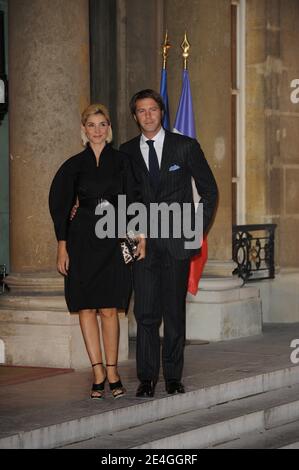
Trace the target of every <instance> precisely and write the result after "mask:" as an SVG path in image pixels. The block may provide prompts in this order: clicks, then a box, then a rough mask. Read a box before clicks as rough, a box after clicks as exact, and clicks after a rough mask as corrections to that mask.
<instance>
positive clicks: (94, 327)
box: [79, 310, 106, 396]
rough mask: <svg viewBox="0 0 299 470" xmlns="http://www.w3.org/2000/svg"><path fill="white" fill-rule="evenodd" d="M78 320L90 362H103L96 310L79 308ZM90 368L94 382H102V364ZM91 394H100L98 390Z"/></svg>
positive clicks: (103, 374)
mask: <svg viewBox="0 0 299 470" xmlns="http://www.w3.org/2000/svg"><path fill="white" fill-rule="evenodd" d="M79 321H80V326H81V331H82V335H83V339H84V342H85V346H86V350H87V353H88V356H89V359H90V362H91V364H97V363H98V362H100V363H101V362H103V358H102V351H101V339H100V330H99V324H98V319H97V313H96V310H80V312H79ZM92 370H93V374H94V383H96V384H99V383H101V382H103V380H104V379H105V377H106V373H105V369H104V367H103V366H102V365H96V366H95V367H93V368H92ZM92 394H93V395H94V396H98V395H100V394H99V392H93V393H92Z"/></svg>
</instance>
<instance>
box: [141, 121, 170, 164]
mask: <svg viewBox="0 0 299 470" xmlns="http://www.w3.org/2000/svg"><path fill="white" fill-rule="evenodd" d="M164 138H165V130H164V129H163V127H161V129H160V130H159V132H158V134H156V135H155V137H153V138H152V139H148V137H145V135H144V134H141V136H140V150H141V153H142V156H143V158H144V161H145V164H146V166H147V169H148V154H149V146H148V144H147V143H146V141H147V140H153V141H154V147H155V150H156V154H157V157H158V162H159V167H160V168H161V160H162V151H163V144H164Z"/></svg>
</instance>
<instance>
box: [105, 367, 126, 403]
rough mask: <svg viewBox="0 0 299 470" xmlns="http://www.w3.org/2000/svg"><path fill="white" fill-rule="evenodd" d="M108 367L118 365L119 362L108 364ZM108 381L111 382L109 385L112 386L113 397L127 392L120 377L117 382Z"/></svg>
mask: <svg viewBox="0 0 299 470" xmlns="http://www.w3.org/2000/svg"><path fill="white" fill-rule="evenodd" d="M106 367H117V364H106ZM108 383H109V387H110V390H111V393H112V396H113V398H120V397H122V396H123V395H124V394H125V392H126V389H125V388H124V386H123V384H122V383H121V380H120V379H119V380H118V381H117V382H109V381H108Z"/></svg>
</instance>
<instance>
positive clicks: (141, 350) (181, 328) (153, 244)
mask: <svg viewBox="0 0 299 470" xmlns="http://www.w3.org/2000/svg"><path fill="white" fill-rule="evenodd" d="M189 267H190V259H183V260H181V259H175V258H174V257H173V256H172V255H171V254H170V253H169V252H168V250H167V245H166V240H163V239H148V240H147V254H146V257H145V259H143V260H141V261H137V262H136V263H135V264H134V268H133V275H134V296H135V297H134V314H135V318H136V322H137V340H136V342H137V344H136V362H137V376H138V378H139V380H141V381H142V380H155V381H157V380H158V377H159V369H160V336H159V327H160V325H161V322H162V319H163V326H164V338H163V343H162V367H163V376H164V379H165V381H180V380H181V377H182V371H183V365H184V346H185V332H186V294H187V287H188V275H189Z"/></svg>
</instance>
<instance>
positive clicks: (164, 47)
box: [160, 30, 171, 131]
mask: <svg viewBox="0 0 299 470" xmlns="http://www.w3.org/2000/svg"><path fill="white" fill-rule="evenodd" d="M170 48H171V44H170V42H169V40H168V31H167V30H166V34H165V39H164V43H163V44H162V57H163V66H162V70H161V81H160V95H161V96H162V99H163V102H164V106H165V110H164V115H163V119H162V124H163V127H164V129H166V130H169V131H170V115H169V105H168V92H167V58H168V51H169V49H170Z"/></svg>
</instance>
